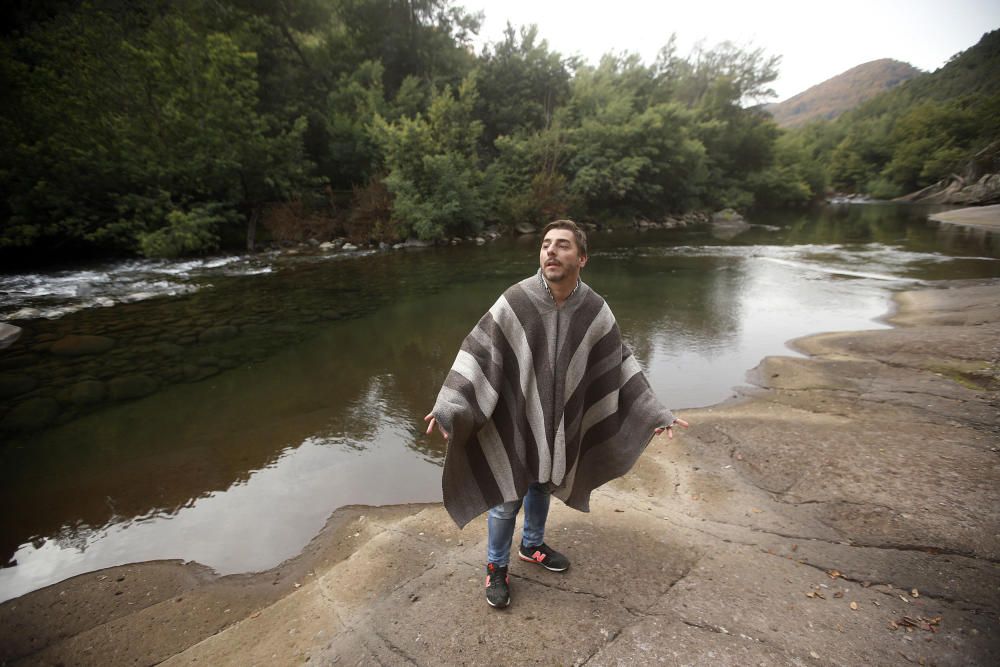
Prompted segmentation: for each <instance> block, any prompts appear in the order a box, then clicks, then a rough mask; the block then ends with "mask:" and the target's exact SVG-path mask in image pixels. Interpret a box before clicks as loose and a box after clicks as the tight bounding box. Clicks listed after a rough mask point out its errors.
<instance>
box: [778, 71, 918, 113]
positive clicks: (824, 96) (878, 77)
mask: <svg viewBox="0 0 1000 667" xmlns="http://www.w3.org/2000/svg"><path fill="white" fill-rule="evenodd" d="M925 74H926V73H925V72H923V71H921V70H919V69H917V68H916V67H914V66H913V65H910V64H909V63H906V62H903V61H900V60H894V59H892V58H880V59H878V60H872V61H869V62H866V63H861V64H860V65H856V66H854V67H852V68H851V69H848V70H846V71H844V72H841V73H840V74H838V75H836V76H833V77H831V78H829V79H827V80H825V81H823V82H821V83H818V84H816V85H814V86H811V87H810V88H807V89H806V90H804V91H802V92H801V93H798V94H797V95H794V96H792V97H790V98H788V99H787V100H785V101H783V102H777V103H774V104H768V105H766V106H765V107H764V108H765V109H766V110H767V111H768V112H769V113H770V114H771V115H772V116H773V117H774V121H775V123H777V124H778V125H779V126H780V127H786V128H791V127H799V126H802V125H805V124H807V123H810V122H812V121H816V120H832V119H834V118H836V117H837V116H839V115H840V114H842V113H844V112H846V111H850V110H851V109H853V108H855V107H857V106H858V105H860V104H862V103H864V102H866V101H868V100H870V99H871V98H873V97H876V96H877V95H880V94H881V93H884V92H886V91H887V90H891V89H893V88H895V87H896V86H898V85H900V84H902V83H905V82H906V81H909V80H910V79H913V78H916V77H918V76H921V75H925Z"/></svg>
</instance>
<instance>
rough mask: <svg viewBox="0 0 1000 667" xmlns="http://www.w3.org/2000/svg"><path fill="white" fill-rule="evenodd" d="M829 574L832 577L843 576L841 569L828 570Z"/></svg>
mask: <svg viewBox="0 0 1000 667" xmlns="http://www.w3.org/2000/svg"><path fill="white" fill-rule="evenodd" d="M827 574H828V575H830V578H831V579H836V578H837V577H842V576H843V575H842V574H840V571H839V570H828V571H827Z"/></svg>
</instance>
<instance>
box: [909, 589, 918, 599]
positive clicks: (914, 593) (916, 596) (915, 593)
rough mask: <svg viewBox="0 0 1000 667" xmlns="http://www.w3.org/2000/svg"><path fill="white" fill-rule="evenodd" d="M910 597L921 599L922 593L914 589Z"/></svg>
mask: <svg viewBox="0 0 1000 667" xmlns="http://www.w3.org/2000/svg"><path fill="white" fill-rule="evenodd" d="M910 595H912V596H913V597H915V598H918V597H920V591H918V590H917V589H916V588H914V589H913V590H912V591H910Z"/></svg>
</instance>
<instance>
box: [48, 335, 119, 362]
mask: <svg viewBox="0 0 1000 667" xmlns="http://www.w3.org/2000/svg"><path fill="white" fill-rule="evenodd" d="M114 346H115V339H114V338H108V337H107V336H80V335H76V334H70V335H69V336H64V337H62V338H60V339H59V340H57V341H56V342H54V343H52V346H51V347H50V348H49V352H51V353H52V354H56V355H59V356H60V357H82V356H84V355H87V354H100V353H102V352H107V351H108V350H110V349H111V348H113V347H114Z"/></svg>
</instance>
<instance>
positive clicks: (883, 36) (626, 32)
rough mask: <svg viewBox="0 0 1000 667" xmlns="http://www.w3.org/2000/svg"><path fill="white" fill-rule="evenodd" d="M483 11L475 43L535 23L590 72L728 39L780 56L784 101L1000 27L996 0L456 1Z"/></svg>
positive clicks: (937, 53) (940, 55)
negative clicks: (621, 56)
mask: <svg viewBox="0 0 1000 667" xmlns="http://www.w3.org/2000/svg"><path fill="white" fill-rule="evenodd" d="M458 3H459V4H464V6H465V7H466V8H467V9H468V10H470V11H477V10H483V11H484V12H485V15H486V16H485V21H484V23H483V30H482V31H481V34H480V39H479V44H480V47H479V48H481V44H482V43H483V41H496V40H498V39H500V37H501V36H502V34H503V30H504V27H505V25H506V23H507V21H510V22H511V23H512V24H513V25H514V26H521V25H528V24H531V23H535V24H537V25H538V30H539V34H540V35H541V36H542V37H543V38H545V39H546V40H547V41H548V43H549V46H550V48H552V49H553V50H556V51H559V52H560V53H562V54H564V55H574V54H577V55H581V56H583V57H584V58H586V59H587V60H589V61H590V62H591V63H592V64H596V63H597V62H598V60H599V59H600V57H601V55H602V54H604V53H607V52H609V51H615V52H618V51H622V50H627V51H631V52H634V53H638V54H639V55H641V56H642V58H643V60H644V61H645V62H646V63H651V62H652V61H653V59H654V58H655V57H656V52H657V51H658V50H659V49H660V47H661V46H662V45H663V44H665V43H666V41H667V40H668V39H669V37H670V34H671V33H677V37H678V44H679V46H680V54H681V55H687V53H688V52H689V51H690V49H691V47H692V46H693V45H694V44H695V43H696V42H698V41H699V40H705V42H706V44H708V45H713V44H717V43H718V42H721V41H724V40H729V41H732V42H735V43H737V44H740V45H744V46H746V45H748V44H749V45H752V46H754V47H758V46H759V47H763V48H764V49H765V50H766V51H767V53H768V54H774V55H780V56H781V57H782V60H781V67H780V72H781V73H780V75H779V77H778V80H777V81H776V82H775V84H774V89H775V91H776V92H777V93H778V97H777V98H775V101H781V100H784V99H786V98H789V97H791V96H793V95H795V94H797V93H800V92H802V91H803V90H805V89H806V88H809V87H810V86H812V85H815V84H817V83H820V82H822V81H824V80H826V79H828V78H830V77H832V76H836V75H837V74H840V73H841V72H843V71H844V70H847V69H850V68H851V67H854V66H855V65H860V64H861V63H864V62H868V61H870V60H877V59H879V58H894V59H896V60H902V61H905V62H908V63H910V64H911V65H913V66H914V67H918V68H920V69H922V70H927V71H933V70H935V69H937V68H939V67H941V66H942V65H943V64H944V63H945V62H947V60H948V59H949V58H950V57H951V56H952V55H954V54H955V53H958V52H959V51H963V50H965V49H967V48H969V47H970V46H972V45H974V44H975V43H976V42H978V41H979V38H980V37H981V36H982V35H983V33H985V32H989V31H990V30H994V29H996V28H1000V0H950V1H945V2H941V1H940V0H937V1H934V2H931V1H930V0H909V1H908V2H903V1H900V0H863V1H862V0H841V2H837V3H834V2H823V3H813V2H809V1H808V0H794V1H793V0H743V1H733V0H686V1H682V2H678V1H675V0H663V1H661V2H654V1H642V0H610V1H607V2H588V1H587V0H458Z"/></svg>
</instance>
